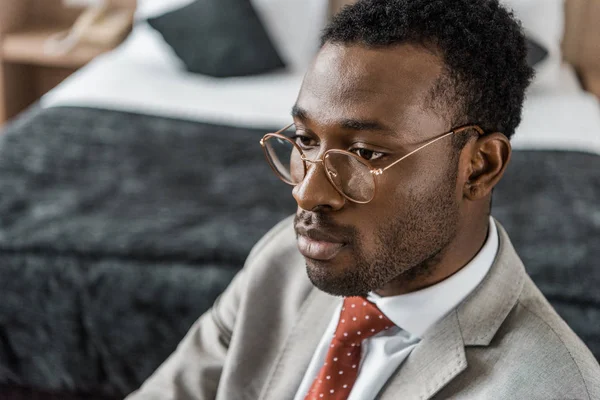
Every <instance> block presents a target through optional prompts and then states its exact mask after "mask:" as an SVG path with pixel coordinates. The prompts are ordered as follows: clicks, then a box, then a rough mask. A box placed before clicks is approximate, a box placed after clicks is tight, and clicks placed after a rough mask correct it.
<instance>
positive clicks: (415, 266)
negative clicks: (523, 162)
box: [296, 174, 460, 297]
mask: <svg viewBox="0 0 600 400" xmlns="http://www.w3.org/2000/svg"><path fill="white" fill-rule="evenodd" d="M455 183H456V174H454V177H453V179H452V178H451V179H448V180H446V181H445V182H444V183H443V184H442V185H439V186H437V188H436V190H435V191H434V192H433V193H432V194H431V196H428V197H423V195H422V194H419V195H417V194H415V193H412V192H411V193H409V195H408V198H407V201H406V202H403V204H406V205H407V208H405V209H403V210H402V215H401V216H400V215H396V214H393V215H392V217H391V218H386V219H385V220H384V223H382V224H380V225H379V227H378V229H377V230H376V231H375V232H366V233H363V235H368V236H369V237H371V238H372V239H371V240H372V241H373V243H374V245H372V246H370V247H371V248H372V249H374V250H372V251H367V249H365V246H364V245H363V243H365V240H364V238H361V237H360V234H359V233H358V231H357V230H356V229H355V228H352V227H345V228H343V230H344V236H345V237H346V238H350V240H349V246H350V249H351V254H352V257H351V258H350V259H349V260H348V262H347V263H346V264H345V265H343V266H341V267H340V268H331V265H327V264H328V261H317V260H307V263H306V269H307V274H308V277H309V279H310V281H311V282H312V283H313V285H314V286H316V287H317V288H319V289H320V290H322V291H324V292H326V293H329V294H331V295H334V296H345V297H348V296H366V295H367V294H368V293H369V292H371V291H375V290H377V289H381V288H383V287H384V286H386V285H387V284H389V283H392V282H393V283H394V284H395V285H396V286H398V287H402V286H407V287H412V286H414V283H415V282H416V281H418V280H420V279H423V278H424V277H427V276H429V275H431V274H432V273H433V271H435V267H436V265H437V264H438V263H439V261H440V259H441V257H442V255H443V250H444V249H445V248H446V247H447V246H448V245H449V244H450V243H451V242H452V240H453V239H454V238H455V236H456V232H457V229H458V224H459V219H460V218H459V207H458V204H457V202H456V200H455ZM315 217H317V218H318V219H319V225H321V226H323V227H327V226H333V224H332V223H331V222H329V220H328V214H327V213H323V214H321V215H318V216H315ZM299 218H300V217H299V216H297V217H296V219H297V220H298V219H299Z"/></svg>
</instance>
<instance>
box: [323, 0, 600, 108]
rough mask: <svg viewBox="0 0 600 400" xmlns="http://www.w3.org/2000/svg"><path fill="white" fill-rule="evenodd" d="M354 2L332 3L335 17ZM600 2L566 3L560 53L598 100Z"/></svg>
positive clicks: (579, 0)
mask: <svg viewBox="0 0 600 400" xmlns="http://www.w3.org/2000/svg"><path fill="white" fill-rule="evenodd" d="M353 2H354V0H331V3H330V4H331V12H332V13H335V12H337V11H339V9H340V8H341V7H342V6H343V5H345V4H350V3H353ZM598 21H600V0H565V35H564V37H563V52H564V57H565V60H566V61H567V62H569V63H570V64H571V65H573V66H574V67H575V70H576V71H577V73H578V75H579V78H580V80H581V83H582V85H583V87H584V88H585V89H586V90H588V91H590V92H591V93H594V94H596V95H597V96H598V97H599V98H600V23H598Z"/></svg>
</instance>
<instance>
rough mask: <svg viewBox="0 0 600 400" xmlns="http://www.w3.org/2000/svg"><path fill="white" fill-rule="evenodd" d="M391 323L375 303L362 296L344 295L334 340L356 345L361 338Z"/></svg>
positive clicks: (367, 336) (373, 333) (382, 329)
mask: <svg viewBox="0 0 600 400" xmlns="http://www.w3.org/2000/svg"><path fill="white" fill-rule="evenodd" d="M393 325H394V323H393V322H392V321H390V320H389V319H388V318H387V317H386V316H385V315H383V313H382V312H381V311H380V310H379V308H377V306H376V305H375V304H373V303H371V302H370V301H368V300H367V299H365V298H364V297H346V298H345V299H344V304H343V305H342V312H341V313H340V321H339V322H338V326H337V329H336V331H335V334H334V340H338V341H340V342H343V343H346V344H352V345H353V346H358V345H360V343H361V342H362V341H363V340H365V339H368V338H370V337H371V336H373V335H376V334H378V333H379V332H381V331H384V330H386V329H388V328H390V327H392V326H393Z"/></svg>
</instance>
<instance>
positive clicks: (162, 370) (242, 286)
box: [126, 229, 277, 400]
mask: <svg viewBox="0 0 600 400" xmlns="http://www.w3.org/2000/svg"><path fill="white" fill-rule="evenodd" d="M275 231H277V229H273V230H272V231H271V232H269V233H268V234H267V235H265V236H264V237H263V238H262V239H261V240H260V241H259V242H258V243H257V244H256V246H254V248H253V249H252V252H251V253H250V255H249V256H248V259H247V260H246V266H247V265H248V264H250V263H251V261H252V259H253V257H254V255H255V254H257V253H258V252H259V251H260V250H261V249H262V248H263V247H264V245H265V244H266V243H268V241H269V240H270V237H271V236H272V235H273V234H274V233H275ZM248 274H249V272H248V271H247V268H246V267H244V268H243V269H242V270H241V271H240V272H239V273H238V274H237V275H236V277H235V278H234V279H233V281H232V282H231V284H230V285H229V287H228V288H227V289H226V290H225V291H224V292H223V293H222V294H221V296H219V298H218V299H217V300H216V301H215V303H214V305H213V307H212V308H211V309H210V310H208V311H207V312H206V313H205V314H204V315H202V316H201V317H200V318H199V319H198V320H197V321H196V322H195V323H194V325H192V327H191V328H190V330H189V332H188V333H187V334H186V336H185V337H184V338H183V340H182V341H181V342H180V343H179V345H178V346H177V349H176V350H175V352H173V354H171V356H169V358H167V360H166V361H165V362H164V363H163V364H162V365H161V366H160V367H159V368H158V369H157V370H156V372H154V374H152V375H151V376H150V378H148V380H147V381H146V382H144V384H143V385H142V387H141V388H140V389H138V390H136V391H135V392H133V393H131V394H130V395H129V396H128V397H127V399H126V400H192V399H193V400H208V399H214V398H216V396H217V388H218V385H219V380H220V377H221V371H222V370H223V364H224V362H225V358H226V356H227V351H228V348H229V343H230V340H231V336H232V333H233V330H234V326H235V322H236V316H237V311H238V308H239V304H240V300H241V298H242V297H243V295H244V292H245V290H246V279H247V278H246V277H247V275H248Z"/></svg>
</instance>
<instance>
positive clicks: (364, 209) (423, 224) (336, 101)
mask: <svg viewBox="0 0 600 400" xmlns="http://www.w3.org/2000/svg"><path fill="white" fill-rule="evenodd" d="M441 71H442V62H441V60H440V59H439V58H438V57H437V56H435V55H433V54H432V53H430V52H427V51H426V50H423V49H421V48H420V47H415V46H411V45H402V46H396V47H390V48H382V49H368V48H366V47H363V46H359V45H352V46H342V45H332V44H326V45H325V46H324V47H323V48H322V49H321V51H320V53H319V55H318V56H317V58H316V60H315V62H314V63H313V65H312V66H311V68H310V69H309V71H308V73H307V75H306V77H305V80H304V83H303V85H302V88H301V91H300V94H299V97H298V100H297V103H296V110H298V111H299V112H297V113H296V116H295V123H296V128H297V132H298V134H299V135H301V136H302V137H308V139H302V140H305V141H310V142H311V143H313V144H316V145H317V146H318V154H319V155H318V157H319V158H320V157H322V156H323V153H324V152H325V151H327V150H329V149H342V150H347V151H351V152H353V153H355V154H358V155H359V156H361V157H364V158H366V159H367V160H369V161H371V163H372V165H373V167H375V168H379V167H381V168H383V167H386V166H387V165H389V164H390V163H392V162H393V161H395V160H397V159H398V158H400V157H402V156H403V155H405V154H407V153H408V152H410V151H411V150H414V149H415V148H417V147H418V146H419V145H422V144H424V143H426V142H427V141H429V140H430V139H432V138H435V137H437V136H439V135H441V134H442V133H445V132H447V131H449V130H450V129H451V128H452V127H451V126H449V121H448V119H447V118H445V117H443V116H442V115H440V114H443V113H439V110H438V112H436V111H435V110H433V109H432V108H431V107H430V104H431V98H430V91H431V90H432V88H433V86H434V85H435V84H436V81H437V79H438V78H439V76H440V74H441ZM361 149H362V150H361ZM456 170H457V158H456V156H455V155H453V146H452V139H451V137H448V138H446V139H443V140H441V141H439V142H437V143H435V144H432V145H431V146H429V147H427V148H425V149H423V150H421V151H420V152H417V153H415V154H414V155H412V156H410V157H409V158H407V159H406V160H404V161H402V162H400V164H398V165H396V166H394V167H392V168H390V169H389V170H387V171H385V172H384V173H383V174H382V175H380V176H376V177H375V180H376V185H377V192H376V195H375V197H374V199H373V200H372V201H371V202H369V203H368V204H356V203H353V202H350V201H348V200H347V199H345V198H344V197H343V196H341V195H340V194H339V193H338V192H337V191H336V190H335V189H334V187H333V186H332V185H331V183H330V182H329V180H328V179H327V177H326V176H325V171H324V169H323V166H322V164H315V165H309V170H308V172H307V175H306V177H305V179H304V181H303V182H301V183H300V184H299V185H297V186H296V187H294V190H293V195H294V198H295V199H296V201H297V203H298V211H297V214H296V221H295V227H296V233H297V235H298V247H299V249H300V252H301V253H302V254H303V255H304V257H305V259H306V264H307V272H308V276H309V278H310V279H311V281H312V282H313V284H314V285H315V286H316V287H318V288H319V289H321V290H323V291H325V292H328V293H331V294H334V295H342V296H353V295H365V294H366V293H368V292H369V291H379V292H381V293H385V292H386V291H387V290H388V289H389V288H390V287H392V286H393V287H394V288H396V289H395V290H396V292H397V288H398V286H400V287H403V286H406V287H407V291H409V290H408V288H409V287H411V284H412V283H414V282H415V281H418V280H419V279H421V278H422V277H424V276H427V274H429V273H431V271H432V268H434V267H435V265H436V263H437V262H438V261H439V259H440V258H441V256H443V253H444V250H445V249H446V248H447V247H448V246H449V245H450V244H451V242H452V240H453V238H454V237H455V235H456V232H457V230H458V227H459V222H460V212H459V202H460V199H461V193H462V191H461V188H460V187H458V185H457V182H456ZM400 291H402V290H400Z"/></svg>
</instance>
